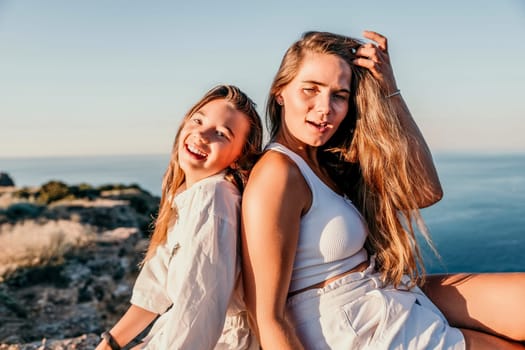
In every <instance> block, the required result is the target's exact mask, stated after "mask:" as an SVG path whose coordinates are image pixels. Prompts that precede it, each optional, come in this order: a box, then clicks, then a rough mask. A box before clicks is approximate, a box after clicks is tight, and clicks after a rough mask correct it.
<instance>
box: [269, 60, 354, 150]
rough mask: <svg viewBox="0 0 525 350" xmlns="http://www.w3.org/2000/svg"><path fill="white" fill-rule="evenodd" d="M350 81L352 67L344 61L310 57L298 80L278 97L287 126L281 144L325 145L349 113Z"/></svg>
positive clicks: (286, 87) (297, 76)
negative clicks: (291, 142)
mask: <svg viewBox="0 0 525 350" xmlns="http://www.w3.org/2000/svg"><path fill="white" fill-rule="evenodd" d="M350 79H351V70H350V66H349V65H348V63H346V62H345V61H344V60H343V59H342V58H340V57H338V56H335V55H329V54H318V53H307V54H306V56H305V57H304V58H303V61H302V63H301V66H300V68H299V70H298V72H297V75H296V76H295V78H294V79H293V80H292V81H290V83H289V84H287V85H286V86H284V88H283V89H282V90H281V92H280V93H279V94H277V97H276V99H277V101H278V103H279V104H281V105H282V111H283V112H282V123H284V125H283V126H284V127H282V128H281V129H280V132H279V135H277V141H279V142H283V141H284V140H287V141H284V142H285V143H286V144H288V145H289V146H292V145H290V140H293V141H294V143H295V142H298V143H299V145H298V146H303V145H301V144H304V145H306V146H313V147H318V146H322V145H324V144H325V143H326V142H327V141H328V140H329V139H330V138H331V137H332V135H333V134H334V133H335V132H336V130H337V128H338V127H339V125H340V124H341V122H342V121H343V119H344V118H345V116H346V114H347V112H348V103H349V98H350ZM292 148H295V147H292Z"/></svg>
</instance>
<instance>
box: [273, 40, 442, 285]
mask: <svg viewBox="0 0 525 350" xmlns="http://www.w3.org/2000/svg"><path fill="white" fill-rule="evenodd" d="M362 44H363V42H361V41H359V40H357V39H353V38H350V37H346V36H342V35H338V34H333V33H327V32H307V33H305V34H303V36H302V38H301V39H300V40H298V41H297V42H295V43H294V44H293V45H292V46H291V47H290V48H289V49H288V50H287V51H286V53H285V55H284V57H283V59H282V61H281V65H280V67H279V70H278V71H277V74H276V76H275V78H274V80H273V84H272V86H271V88H270V94H269V97H268V102H267V106H266V107H267V108H266V112H267V113H266V114H267V125H268V127H269V128H270V134H271V137H272V138H275V137H276V136H277V135H278V133H279V132H280V130H281V127H282V120H281V119H282V106H280V105H279V103H277V99H276V97H277V95H279V94H280V93H281V91H282V90H283V88H284V87H285V86H286V85H287V84H289V83H290V82H291V81H292V80H293V79H294V78H295V76H296V75H297V73H298V71H299V69H300V67H301V63H302V61H303V58H304V57H305V55H306V54H308V53H317V54H327V55H335V56H338V57H340V58H342V59H343V60H345V61H346V62H347V63H348V65H349V66H350V69H351V72H352V77H351V83H350V85H351V86H350V92H351V97H350V100H349V108H348V113H347V115H346V117H345V119H344V120H343V122H342V123H341V124H340V126H339V128H338V129H337V131H336V132H335V134H334V135H333V136H332V137H331V138H330V140H329V141H328V142H327V143H326V144H325V145H323V146H322V147H319V148H318V151H317V152H318V157H319V160H320V163H321V164H322V165H323V166H324V167H325V168H326V169H327V171H328V172H329V174H330V176H331V177H332V179H333V180H335V181H334V182H335V183H336V184H337V185H338V186H339V188H340V190H341V191H342V192H344V193H345V194H346V195H347V196H349V197H350V198H351V199H352V200H353V202H354V203H355V204H356V206H357V207H358V209H359V210H360V211H361V213H362V214H363V216H364V218H365V220H366V222H367V225H368V229H369V235H368V239H367V242H366V248H367V250H368V251H369V253H370V254H375V255H376V262H377V266H378V269H379V271H380V272H381V273H382V276H383V279H384V280H385V281H386V282H387V283H393V284H394V285H396V286H398V285H399V284H400V283H401V279H402V277H403V275H408V276H409V277H410V279H411V281H412V284H415V283H416V282H417V281H418V279H420V280H421V281H423V279H424V272H425V269H424V265H423V260H422V257H421V252H420V249H419V245H418V242H417V240H416V228H417V229H419V231H420V232H421V234H422V235H423V237H424V238H425V239H426V240H427V242H428V243H429V245H430V247H431V248H432V249H433V250H434V248H433V245H432V242H431V240H430V237H429V235H428V232H427V229H426V227H425V224H424V222H423V220H422V218H421V215H420V213H419V210H418V203H417V200H416V198H417V197H416V196H415V195H414V194H415V191H419V192H422V191H430V190H429V189H428V186H426V185H425V183H426V179H425V178H424V177H423V176H422V175H421V174H424V172H423V171H419V170H420V169H421V167H422V166H423V165H422V164H421V163H420V162H418V161H417V160H414V159H413V158H414V157H410V156H409V152H410V149H409V143H410V142H409V141H410V140H409V138H410V135H409V134H408V133H407V132H406V131H405V130H404V129H403V128H402V127H401V124H400V122H399V120H398V118H397V115H396V113H395V111H394V109H393V106H392V105H391V103H390V102H389V100H388V99H386V98H385V97H384V92H383V91H382V90H381V87H380V85H379V83H378V82H377V81H376V79H375V78H374V77H373V76H372V73H371V72H370V71H369V70H368V69H366V68H362V67H359V66H357V65H355V64H353V60H354V59H355V58H356V55H355V52H356V50H357V49H358V48H359V46H361V45H362ZM414 223H415V224H416V225H414ZM434 251H435V250H434Z"/></svg>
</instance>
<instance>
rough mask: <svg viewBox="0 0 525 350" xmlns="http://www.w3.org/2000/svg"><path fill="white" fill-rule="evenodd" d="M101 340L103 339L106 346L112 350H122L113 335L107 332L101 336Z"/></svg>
mask: <svg viewBox="0 0 525 350" xmlns="http://www.w3.org/2000/svg"><path fill="white" fill-rule="evenodd" d="M100 338H102V339H103V340H104V341H105V342H106V344H107V345H108V346H109V348H110V349H111V350H121V346H120V344H119V343H118V342H117V341H116V340H115V338H114V337H113V335H112V334H111V333H110V332H108V331H106V332H104V333H102V334H101V335H100Z"/></svg>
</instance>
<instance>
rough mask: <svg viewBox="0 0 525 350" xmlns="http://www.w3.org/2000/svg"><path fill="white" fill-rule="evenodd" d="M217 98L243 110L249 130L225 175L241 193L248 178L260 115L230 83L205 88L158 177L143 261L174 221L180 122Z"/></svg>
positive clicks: (257, 148) (257, 150) (259, 133)
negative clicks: (152, 222) (158, 195)
mask: <svg viewBox="0 0 525 350" xmlns="http://www.w3.org/2000/svg"><path fill="white" fill-rule="evenodd" d="M219 99H224V100H226V101H227V102H229V103H230V104H231V105H232V106H233V107H234V108H235V109H236V110H237V111H239V112H241V113H243V114H244V115H245V116H246V117H247V118H248V121H249V123H250V129H249V132H248V135H247V137H246V140H245V143H244V146H243V148H242V151H241V154H240V156H239V158H238V159H237V160H236V161H235V164H234V166H231V167H228V168H227V169H226V176H225V178H226V179H227V180H229V181H231V182H232V183H234V184H235V185H236V186H237V188H238V189H239V191H241V192H242V190H243V188H244V185H245V183H246V180H247V178H248V173H249V171H250V169H251V168H252V166H253V164H254V162H255V160H256V159H257V158H258V156H259V155H260V153H261V147H262V138H263V130H262V124H261V118H260V117H259V114H258V113H257V110H256V104H255V103H254V102H253V101H252V100H251V99H250V98H249V97H248V96H247V95H246V94H245V93H244V92H242V91H241V90H240V89H239V88H238V87H236V86H233V85H219V86H216V87H214V88H213V89H211V90H210V91H208V92H207V93H206V94H205V95H204V96H203V97H202V99H201V100H200V101H198V102H197V103H196V104H195V105H194V106H193V107H191V108H190V110H189V111H188V112H187V113H186V115H185V116H184V119H183V120H182V122H181V125H180V126H179V129H178V131H177V134H176V136H175V141H174V142H173V147H172V149H171V157H170V161H169V164H168V169H167V170H166V172H165V174H164V178H163V179H162V196H161V199H160V205H159V213H158V215H157V218H156V220H155V225H154V229H153V233H152V235H151V239H150V243H149V246H148V250H147V252H146V258H145V261H146V260H148V259H149V258H151V257H152V256H153V255H154V254H155V251H156V249H157V247H158V246H159V245H161V244H163V243H164V242H166V238H167V234H168V229H169V227H171V226H172V225H173V224H175V222H176V218H177V208H175V207H174V206H173V198H175V194H176V193H177V190H178V189H179V188H180V186H181V185H182V184H183V183H184V181H185V176H184V172H183V171H182V169H181V168H180V166H179V159H178V153H177V149H178V144H179V137H180V133H181V130H182V128H183V126H184V124H185V123H186V122H187V121H188V120H189V119H190V118H191V117H192V116H193V115H194V114H195V113H196V112H197V111H199V110H200V109H201V108H203V107H204V105H206V104H207V103H209V102H211V101H214V100H219Z"/></svg>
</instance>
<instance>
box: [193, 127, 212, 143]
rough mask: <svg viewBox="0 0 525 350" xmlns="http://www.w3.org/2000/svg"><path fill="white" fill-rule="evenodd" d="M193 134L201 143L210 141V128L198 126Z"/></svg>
mask: <svg viewBox="0 0 525 350" xmlns="http://www.w3.org/2000/svg"><path fill="white" fill-rule="evenodd" d="M193 135H194V137H196V138H197V139H198V140H199V141H200V142H202V143H208V142H209V141H210V130H208V129H207V128H203V127H201V128H198V129H197V130H195V132H194V133H193Z"/></svg>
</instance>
